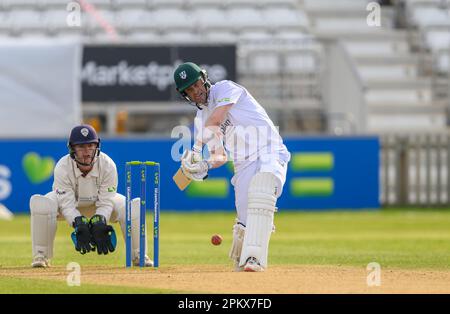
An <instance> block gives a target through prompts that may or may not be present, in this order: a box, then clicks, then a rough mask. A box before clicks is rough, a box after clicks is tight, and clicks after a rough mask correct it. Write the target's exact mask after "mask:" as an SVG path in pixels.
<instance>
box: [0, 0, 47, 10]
mask: <svg viewBox="0 0 450 314" xmlns="http://www.w3.org/2000/svg"><path fill="white" fill-rule="evenodd" d="M0 2H1V3H0V8H2V7H3V9H5V10H17V9H19V10H36V9H38V8H39V7H40V6H41V3H40V1H38V0H2V1H0Z"/></svg>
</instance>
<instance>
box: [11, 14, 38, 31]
mask: <svg viewBox="0 0 450 314" xmlns="http://www.w3.org/2000/svg"><path fill="white" fill-rule="evenodd" d="M10 18H11V21H12V27H13V29H14V31H18V32H20V33H22V32H27V31H40V30H45V28H46V26H45V23H44V20H43V19H42V14H41V12H40V11H32V10H14V11H11V15H10Z"/></svg>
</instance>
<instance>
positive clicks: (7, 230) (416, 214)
mask: <svg viewBox="0 0 450 314" xmlns="http://www.w3.org/2000/svg"><path fill="white" fill-rule="evenodd" d="M234 217H235V215H234V213H211V212H210V213H189V214H180V213H172V212H163V213H162V215H161V228H160V232H161V233H160V236H161V245H160V247H161V249H160V256H161V258H160V263H161V267H166V266H177V265H197V264H212V265H229V266H230V265H231V263H230V261H229V260H228V250H229V248H230V245H231V230H232V225H233V223H234ZM148 221H149V222H150V221H151V219H148ZM275 225H276V232H275V233H274V234H273V235H272V239H271V242H270V255H269V259H270V263H271V265H311V264H314V265H343V266H344V265H347V266H358V267H365V266H366V265H367V264H368V263H370V262H378V263H379V264H380V265H381V266H382V267H383V268H406V269H418V268H426V269H439V270H449V269H450V210H429V209H421V210H420V209H417V210H414V209H409V210H404V209H394V210H393V209H389V210H381V211H363V212H352V211H336V212H283V211H281V212H279V213H277V214H276V216H275ZM150 227H151V226H149V234H151V230H150V229H151V228H150ZM114 228H115V229H116V231H117V235H118V247H117V251H116V252H114V253H113V254H109V255H107V256H103V255H102V256H98V255H97V254H96V253H95V254H92V253H91V254H86V255H80V254H79V253H78V252H76V251H75V249H74V248H73V245H72V243H71V240H70V232H71V231H72V230H71V228H69V226H68V225H67V224H66V223H65V222H63V221H61V222H58V231H57V235H56V240H55V257H54V259H53V260H52V264H53V265H55V266H64V267H65V265H67V264H68V263H69V262H72V261H73V262H77V263H80V265H82V267H83V266H84V265H102V266H104V265H110V266H115V267H117V266H121V265H124V262H125V254H124V248H123V240H122V235H121V232H120V227H119V225H118V224H114ZM215 233H219V234H221V235H222V236H223V237H224V241H223V243H222V245H220V246H213V245H211V243H210V238H211V236H212V235H213V234H215ZM149 247H150V248H152V241H151V239H149ZM30 262H31V238H30V220H29V217H28V216H26V215H23V216H17V217H16V218H15V219H14V220H13V221H11V222H7V221H0V264H1V265H0V275H1V273H2V268H3V269H7V268H8V267H29V265H30ZM230 267H231V266H230ZM29 282H31V280H25V279H17V278H9V277H5V276H0V292H6V291H8V292H15V291H25V292H27V291H31V290H29V289H27V287H28V286H29V285H30V283H29ZM39 282H40V281H39ZM39 284H40V285H42V287H43V289H45V288H46V287H47V285H52V283H51V282H45V281H42V282H40V283H39ZM14 287H21V288H17V289H15V288H14ZM75 288H76V287H75ZM85 288H86V289H88V290H89V289H92V290H93V291H94V290H97V289H98V287H96V286H92V287H91V286H88V285H86V287H85ZM119 288H120V287H119ZM119 288H118V289H119ZM66 289H72V290H71V291H73V287H67V286H66V285H65V283H61V284H60V285H59V284H58V287H55V290H56V291H58V292H65V291H66ZM105 289H106V290H104V291H105V292H114V291H116V290H115V289H116V288H114V287H108V288H105ZM80 291H82V290H81V289H80ZM136 291H137V292H151V291H149V290H145V289H136Z"/></svg>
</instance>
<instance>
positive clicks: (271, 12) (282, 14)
mask: <svg viewBox="0 0 450 314" xmlns="http://www.w3.org/2000/svg"><path fill="white" fill-rule="evenodd" d="M262 15H263V20H264V21H265V23H266V24H267V25H269V26H270V27H272V28H274V29H278V30H280V29H288V28H292V29H302V30H304V31H306V30H307V29H309V20H308V17H307V16H306V14H305V12H303V11H294V10H289V9H283V8H277V9H265V10H263V13H262Z"/></svg>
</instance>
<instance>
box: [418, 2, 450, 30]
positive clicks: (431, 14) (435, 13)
mask: <svg viewBox="0 0 450 314" xmlns="http://www.w3.org/2000/svg"><path fill="white" fill-rule="evenodd" d="M412 20H413V22H414V23H415V24H417V25H418V26H420V27H426V26H435V25H450V15H449V14H448V12H447V11H445V10H442V9H439V8H427V7H425V8H423V7H416V8H414V9H413V12H412Z"/></svg>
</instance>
